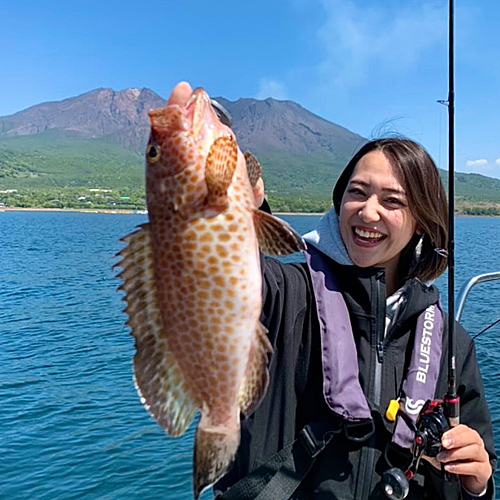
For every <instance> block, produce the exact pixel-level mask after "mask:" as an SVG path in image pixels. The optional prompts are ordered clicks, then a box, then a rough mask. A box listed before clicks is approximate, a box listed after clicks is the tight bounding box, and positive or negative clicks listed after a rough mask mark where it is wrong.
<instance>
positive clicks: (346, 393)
mask: <svg viewBox="0 0 500 500" xmlns="http://www.w3.org/2000/svg"><path fill="white" fill-rule="evenodd" d="M305 256H306V260H307V264H308V265H309V270H310V273H311V278H312V283H313V289H314V297H315V299H316V309H317V312H318V320H319V326H320V330H321V358H322V365H323V395H324V397H325V401H326V404H327V405H328V407H329V408H330V410H331V411H333V412H334V413H335V414H336V415H339V416H340V417H342V418H344V419H346V420H349V421H360V420H366V419H371V412H370V408H369V407H368V403H367V401H366V397H365V395H364V393H363V390H362V389H361V385H360V383H359V367H358V356H357V351H356V345H355V343H354V336H353V334H352V327H351V320H350V318H349V311H348V310H347V306H346V303H345V301H344V298H343V297H342V293H341V292H340V289H339V287H338V285H337V283H336V281H335V278H334V276H333V273H332V272H331V271H330V270H329V269H328V264H327V262H326V260H325V259H324V257H323V256H322V254H321V253H320V252H319V251H318V250H316V249H315V248H314V247H308V250H307V251H306V252H305Z"/></svg>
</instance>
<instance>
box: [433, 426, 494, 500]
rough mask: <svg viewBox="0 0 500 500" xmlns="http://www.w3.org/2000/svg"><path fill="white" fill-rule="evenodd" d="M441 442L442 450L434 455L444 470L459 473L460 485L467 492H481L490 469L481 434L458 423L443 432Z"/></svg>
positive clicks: (486, 481)
mask: <svg viewBox="0 0 500 500" xmlns="http://www.w3.org/2000/svg"><path fill="white" fill-rule="evenodd" d="M441 444H442V445H443V448H444V450H442V451H441V452H440V453H439V454H438V456H437V457H436V458H437V460H438V462H440V463H442V464H444V468H445V470H446V471H448V472H450V473H451V474H460V481H461V482H462V486H463V487H464V488H465V489H466V490H467V491H468V492H469V493H474V494H476V495H477V494H479V493H482V492H483V491H484V490H485V489H486V486H487V484H488V480H489V478H490V477H491V474H492V470H491V465H490V460H489V456H488V452H487V451H486V449H485V447H484V441H483V439H482V438H481V436H480V435H479V434H478V433H477V432H476V431H475V430H474V429H471V428H470V427H467V426H466V425H463V424H460V425H457V426H456V427H454V428H453V429H450V430H449V431H446V432H445V433H444V434H443V438H442V439H441ZM433 465H435V464H433Z"/></svg>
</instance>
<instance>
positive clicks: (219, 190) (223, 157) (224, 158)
mask: <svg viewBox="0 0 500 500" xmlns="http://www.w3.org/2000/svg"><path fill="white" fill-rule="evenodd" d="M237 162H238V146H237V144H236V142H235V141H234V140H233V138H232V137H227V136H224V137H219V138H218V139H216V140H215V141H214V142H213V144H212V146H211V147H210V151H209V152H208V156H207V160H206V164H205V182H206V184H207V191H208V194H207V204H208V205H214V206H220V205H222V206H223V205H227V204H228V201H227V190H228V189H229V186H230V185H231V181H232V178H233V175H234V172H235V170H236V165H237Z"/></svg>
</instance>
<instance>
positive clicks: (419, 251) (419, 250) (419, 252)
mask: <svg viewBox="0 0 500 500" xmlns="http://www.w3.org/2000/svg"><path fill="white" fill-rule="evenodd" d="M424 236H425V233H422V234H421V235H420V238H419V240H418V242H417V244H416V245H415V250H414V251H413V259H412V260H413V261H414V262H415V264H417V263H418V261H419V260H420V255H422V246H423V244H424Z"/></svg>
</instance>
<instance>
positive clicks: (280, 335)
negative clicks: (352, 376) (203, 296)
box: [215, 259, 496, 500]
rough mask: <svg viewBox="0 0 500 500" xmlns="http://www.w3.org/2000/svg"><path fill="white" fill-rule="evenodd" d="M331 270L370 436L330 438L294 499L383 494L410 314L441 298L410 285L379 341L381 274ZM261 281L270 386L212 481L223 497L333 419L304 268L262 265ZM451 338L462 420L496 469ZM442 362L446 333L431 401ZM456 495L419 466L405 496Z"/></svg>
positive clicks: (470, 367) (452, 485)
mask: <svg viewBox="0 0 500 500" xmlns="http://www.w3.org/2000/svg"><path fill="white" fill-rule="evenodd" d="M331 265H332V266H333V269H334V273H335V276H336V280H337V282H338V283H339V284H340V286H341V287H342V292H343V296H344V299H345V301H346V303H347V307H348V309H349V312H350V316H351V323H352V329H353V332H354V336H355V342H356V348H357V353H358V363H359V378H360V383H361V387H362V388H363V391H364V393H365V395H366V397H367V400H368V402H369V404H370V407H371V409H372V415H373V418H374V421H375V425H376V432H375V434H374V435H373V437H372V438H370V440H369V441H368V442H365V443H355V442H352V441H350V440H348V439H347V438H346V437H345V435H344V434H339V435H337V436H336V437H335V438H334V439H333V440H332V441H331V442H330V444H329V445H328V447H327V448H326V449H325V450H324V451H323V452H322V453H321V454H320V455H319V457H318V459H317V461H316V463H315V464H314V466H313V468H312V470H311V471H310V472H309V474H308V475H307V476H306V478H305V479H304V480H303V482H302V484H301V485H300V486H299V488H298V489H297V491H296V492H295V493H294V495H293V496H292V497H291V498H293V499H308V500H311V499H318V500H323V499H325V500H326V499H357V500H363V499H368V498H370V499H373V498H385V497H384V496H383V493H382V492H381V490H380V486H379V481H380V478H381V475H382V473H383V472H384V471H385V470H387V469H388V468H389V465H388V464H387V462H386V460H385V458H384V450H385V449H386V446H387V444H388V443H389V441H390V439H391V436H392V430H393V425H394V424H392V423H390V422H388V421H387V420H386V419H385V418H384V416H383V415H384V414H385V410H386V408H387V405H388V404H389V401H390V400H391V399H393V398H395V397H397V394H398V391H399V389H400V387H401V383H402V380H403V378H404V377H403V376H404V374H405V371H406V368H407V366H408V364H409V362H410V355H411V350H412V347H413V337H414V330H415V323H416V318H417V316H418V314H419V313H420V312H422V311H423V310H424V309H425V308H426V307H427V306H429V305H430V304H433V303H435V302H436V301H437V300H438V291H437V288H436V287H430V288H429V287H426V286H424V285H422V283H420V282H419V281H418V280H412V282H411V284H410V294H409V298H408V301H407V303H406V306H405V308H404V310H403V311H402V312H401V313H400V316H399V319H398V320H397V323H396V324H395V325H393V327H392V328H391V329H390V330H389V331H388V332H387V336H386V338H385V339H384V327H385V317H386V315H385V304H386V293H385V284H384V271H383V270H382V269H376V268H363V269H362V268H357V267H354V266H340V265H338V264H336V263H335V262H334V261H331ZM263 277H264V279H263V294H264V295H263V297H264V304H263V312H262V322H263V323H264V325H265V326H266V327H267V328H268V330H269V338H270V340H271V342H272V344H273V347H274V353H273V355H272V358H271V361H270V367H269V370H270V384H269V388H268V390H267V393H266V395H265V397H264V399H263V401H262V402H261V404H260V405H259V406H258V408H257V409H256V411H255V412H254V413H253V414H252V415H251V416H250V417H249V418H247V419H245V420H243V421H242V429H241V433H242V435H241V446H240V448H239V450H238V453H237V457H236V461H235V464H234V466H233V467H232V469H231V470H230V471H229V472H228V474H227V475H226V476H224V477H223V478H222V479H221V480H220V481H219V483H218V484H217V485H216V487H215V490H216V491H217V490H219V491H225V490H226V489H227V488H228V487H230V486H232V485H233V484H235V483H236V482H237V481H238V480H239V479H241V478H242V477H244V476H246V475H247V474H249V473H250V472H251V471H253V470H254V469H255V468H257V467H258V466H259V465H261V464H262V463H264V462H265V461H266V460H267V459H268V458H269V457H271V456H272V455H274V454H275V453H277V452H278V451H280V450H281V449H282V448H283V447H285V446H286V445H288V444H289V443H291V442H293V441H294V440H295V439H296V438H297V436H298V433H299V432H300V430H301V429H302V428H303V427H304V426H305V425H306V424H308V423H310V422H316V421H319V420H322V419H323V420H327V419H328V418H330V415H329V410H328V409H327V407H326V403H325V402H324V398H323V393H322V369H321V357H320V334H319V325H318V317H317V313H316V306H315V300H314V296H313V289H312V284H311V278H310V274H309V270H308V268H307V265H306V264H305V263H296V264H282V263H280V262H278V261H276V260H274V259H265V260H264V265H263ZM445 328H446V324H445ZM457 337H458V341H457V380H458V385H459V389H458V392H459V395H460V397H461V422H462V423H464V424H467V425H469V426H470V427H472V428H474V429H476V430H477V431H478V432H479V433H480V434H481V436H482V438H483V440H484V442H485V445H486V448H487V450H488V453H489V454H490V457H491V460H492V464H493V466H495V464H496V457H495V451H494V446H493V434H492V428H491V420H490V414H489V410H488V408H487V405H486V401H485V398H484V391H483V383H482V379H481V375H480V373H479V369H478V366H477V362H476V356H475V349H474V344H473V342H472V340H471V339H470V337H469V336H468V335H467V334H466V333H465V332H464V331H463V329H462V328H460V327H458V328H457ZM447 359H448V345H447V336H446V335H445V336H444V340H443V353H442V358H441V373H440V376H439V379H438V383H437V390H436V397H438V398H441V397H442V396H443V395H444V394H445V392H446V389H447V380H446V374H447ZM377 370H378V374H377V375H376V371H377ZM377 378H378V380H379V381H378V382H376V379H377ZM489 490H491V491H489V492H488V494H487V495H486V496H485V497H483V498H484V499H485V500H488V499H490V498H492V494H493V493H492V490H493V487H492V485H490V488H489ZM460 491H461V489H460V486H459V484H458V481H457V478H456V476H455V477H454V478H453V480H452V481H444V480H443V476H442V474H441V472H439V471H437V470H436V469H434V468H433V467H432V466H430V465H428V464H427V463H426V462H424V461H422V462H421V466H420V468H419V474H418V475H417V476H416V478H415V480H413V481H411V488H410V495H409V497H408V498H415V499H416V498H446V499H447V500H450V499H453V498H460ZM276 500H281V499H279V498H276ZM283 500H284V499H283Z"/></svg>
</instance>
